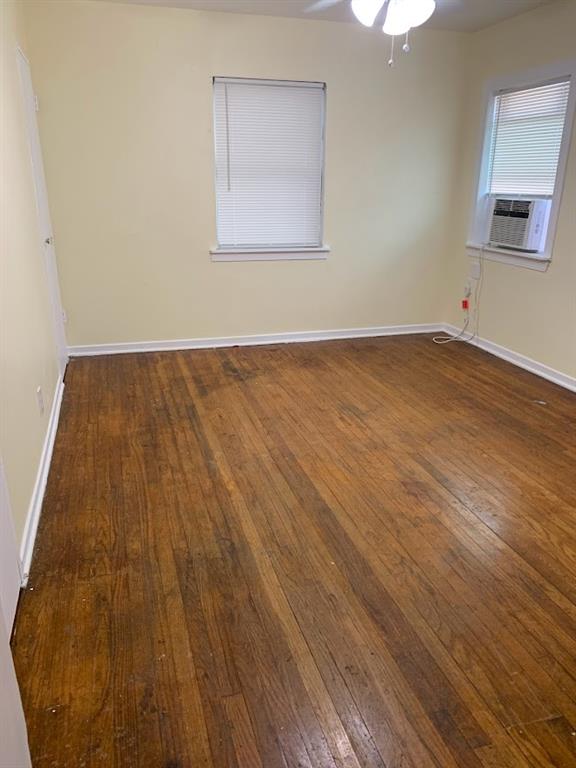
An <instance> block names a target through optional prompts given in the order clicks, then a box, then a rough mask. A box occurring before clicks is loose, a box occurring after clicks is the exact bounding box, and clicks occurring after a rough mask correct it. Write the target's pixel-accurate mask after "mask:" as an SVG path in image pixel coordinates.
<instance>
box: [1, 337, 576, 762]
mask: <svg viewBox="0 0 576 768" xmlns="http://www.w3.org/2000/svg"><path fill="white" fill-rule="evenodd" d="M575 427H576V396H574V395H573V394H570V393H569V392H567V391H565V390H562V389H560V388H559V387H556V386H555V385H553V384H549V383H548V382H545V381H543V380H541V379H538V378H536V377H535V376H532V375H531V374H528V373H526V372H524V371H522V370H520V369H518V368H515V367H512V366H510V365H508V364H507V363H505V362H503V361H501V360H498V359H496V358H494V357H491V356H489V355H487V354H485V353H483V352H481V351H479V350H477V349H474V348H472V347H470V346H468V345H463V344H452V345H447V346H444V347H438V346H435V345H433V344H432V342H431V339H430V337H427V336H412V337H396V338H386V339H378V340H376V339H369V340H362V341H342V342H325V343H314V344H301V345H296V344H295V345H287V346H271V347H253V348H234V349H224V350H207V351H193V352H171V353H158V354H148V355H122V356H110V357H100V358H91V359H77V360H73V361H72V362H71V363H70V366H69V369H68V373H67V378H66V392H65V399H64V405H63V413H62V417H61V426H60V430H59V433H58V438H57V444H56V450H55V455H54V459H53V464H52V469H51V473H50V478H49V483H48V489H47V495H46V500H45V504H44V511H43V516H42V520H41V524H40V531H39V535H38V544H37V549H36V553H35V559H34V564H33V570H32V575H31V578H30V582H29V587H28V590H27V591H26V592H25V594H24V595H23V598H22V600H21V603H20V607H19V613H18V619H17V625H16V632H15V637H14V641H13V650H14V654H15V662H16V666H17V672H18V676H19V680H20V683H21V686H22V692H23V699H24V705H25V710H26V715H27V720H28V727H29V735H30V742H31V749H32V753H33V758H34V766H36V767H37V768H59V767H60V768H61V767H63V766H66V767H70V768H82V767H84V766H111V767H120V766H122V767H124V766H135V767H136V766H138V767H139V766H143V767H145V768H156V767H158V768H201V767H202V766H206V767H208V766H209V767H210V768H311V767H312V766H314V767H317V768H336V766H338V768H360V767H362V768H368V767H369V768H384V767H386V768H400V767H401V768H428V767H429V766H430V767H432V766H435V767H436V768H440V767H441V768H512V767H514V768H516V767H518V768H520V767H522V768H545V767H547V766H555V767H556V768H558V766H560V767H561V768H570V767H571V766H576V605H575V603H576V483H575V480H576V471H575V466H576V429H575Z"/></svg>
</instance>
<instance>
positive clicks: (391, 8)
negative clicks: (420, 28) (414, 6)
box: [382, 0, 412, 36]
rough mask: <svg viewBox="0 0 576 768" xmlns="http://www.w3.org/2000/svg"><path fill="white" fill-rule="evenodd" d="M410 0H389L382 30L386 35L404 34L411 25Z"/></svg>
mask: <svg viewBox="0 0 576 768" xmlns="http://www.w3.org/2000/svg"><path fill="white" fill-rule="evenodd" d="M410 5H411V2H410V0H390V2H389V3H388V11H387V13H386V19H385V21H384V26H383V27H382V31H383V32H385V33H386V34H387V35H392V36H396V35H405V34H406V33H407V32H408V31H409V30H410V29H411V27H412V14H411V13H410Z"/></svg>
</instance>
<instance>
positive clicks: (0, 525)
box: [0, 456, 22, 637]
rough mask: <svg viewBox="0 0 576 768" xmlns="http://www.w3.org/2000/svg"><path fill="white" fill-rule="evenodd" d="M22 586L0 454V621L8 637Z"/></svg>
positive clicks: (8, 494)
mask: <svg viewBox="0 0 576 768" xmlns="http://www.w3.org/2000/svg"><path fill="white" fill-rule="evenodd" d="M21 586H22V564H21V563H20V557H19V555H18V544H17V542H16V530H15V528H14V518H13V517H12V508H11V504H10V492H9V490H8V481H7V480H6V472H5V471H4V462H3V460H2V456H0V605H1V606H2V611H1V612H0V621H2V619H3V621H4V626H5V628H6V635H7V636H8V637H10V633H11V632H12V624H13V623H14V616H15V615H16V607H17V605H18V598H19V596H20V588H21Z"/></svg>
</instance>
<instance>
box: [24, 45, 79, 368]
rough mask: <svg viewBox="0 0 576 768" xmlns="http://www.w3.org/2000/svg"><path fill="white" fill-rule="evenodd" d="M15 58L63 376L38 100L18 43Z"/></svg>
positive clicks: (63, 353) (62, 338)
mask: <svg viewBox="0 0 576 768" xmlns="http://www.w3.org/2000/svg"><path fill="white" fill-rule="evenodd" d="M16 58H17V64H18V74H19V77H20V87H21V92H22V101H23V107H24V117H25V122H26V134H27V139H28V149H29V153H30V163H31V166H32V178H33V181H34V197H35V200H36V213H37V216H38V231H39V234H40V248H41V252H42V256H43V262H44V266H45V269H46V283H47V286H48V293H49V294H50V302H51V305H52V316H53V330H54V339H55V342H56V348H57V352H58V368H59V371H60V377H61V378H62V377H63V376H64V371H65V370H66V365H67V363H68V344H67V341H66V332H65V328H64V317H65V315H64V310H63V308H62V297H61V293H60V281H59V278H58V264H57V260H56V249H55V246H54V234H53V230H52V220H51V218H50V206H49V204H48V191H47V187H46V177H45V174H44V161H43V158H42V146H41V144H40V134H39V131H38V119H37V117H36V113H37V101H36V95H35V93H34V86H33V82H32V70H31V67H30V62H29V61H28V58H27V56H26V54H25V53H24V51H23V50H22V48H21V47H20V46H19V45H17V46H16Z"/></svg>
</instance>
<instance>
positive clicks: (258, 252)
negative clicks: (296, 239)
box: [210, 245, 330, 261]
mask: <svg viewBox="0 0 576 768" xmlns="http://www.w3.org/2000/svg"><path fill="white" fill-rule="evenodd" d="M328 253H330V248H329V247H328V246H327V245H321V246H318V247H315V248H212V249H211V250H210V256H211V258H212V261H318V260H323V259H327V258H328V256H327V254H328Z"/></svg>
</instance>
